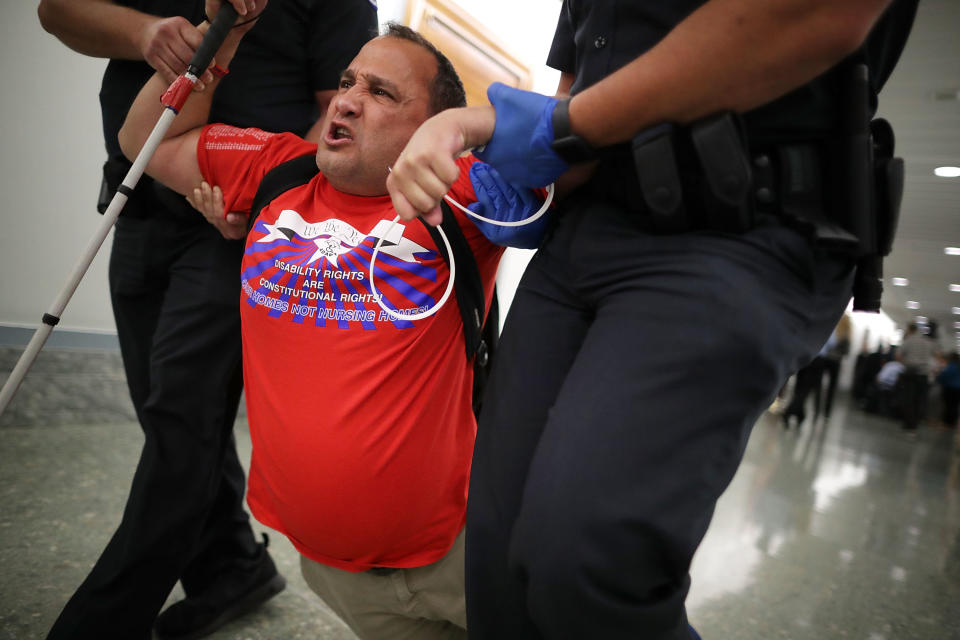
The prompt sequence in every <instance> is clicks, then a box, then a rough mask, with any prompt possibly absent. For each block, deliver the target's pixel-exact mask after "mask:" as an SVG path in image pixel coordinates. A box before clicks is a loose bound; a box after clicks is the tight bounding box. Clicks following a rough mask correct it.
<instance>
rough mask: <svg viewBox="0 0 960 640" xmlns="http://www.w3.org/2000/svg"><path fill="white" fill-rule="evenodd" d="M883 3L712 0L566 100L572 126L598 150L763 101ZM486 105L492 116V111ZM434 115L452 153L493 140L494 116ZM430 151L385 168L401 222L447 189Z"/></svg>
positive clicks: (859, 28)
mask: <svg viewBox="0 0 960 640" xmlns="http://www.w3.org/2000/svg"><path fill="white" fill-rule="evenodd" d="M889 2H890V0H845V1H844V2H836V1H835V0H778V1H776V2H775V1H772V0H710V1H709V2H707V3H706V4H704V5H702V6H701V7H700V8H699V9H697V10H696V11H694V12H693V13H691V14H690V15H689V16H688V17H687V18H686V19H684V20H683V21H682V22H681V23H680V24H678V25H677V26H676V27H675V28H674V29H673V30H672V31H671V32H670V33H669V34H668V35H667V36H666V37H664V39H663V40H662V41H661V42H659V43H658V44H657V45H656V46H654V47H653V48H652V49H650V51H648V52H646V53H644V54H643V55H641V56H639V57H637V58H636V59H635V60H634V61H633V62H631V63H629V64H628V65H626V66H624V67H623V68H621V69H620V70H619V71H617V72H616V73H614V74H612V75H610V76H609V77H607V78H605V79H603V80H602V81H600V82H598V83H597V84H595V85H593V86H591V87H590V88H588V89H586V90H584V91H582V92H581V93H579V94H577V95H576V96H575V97H574V98H573V100H572V101H571V102H570V125H571V130H572V131H573V133H576V134H578V135H580V136H581V137H582V138H584V139H585V140H586V141H587V142H589V143H591V144H592V145H594V146H597V147H599V146H606V145H610V144H614V143H617V142H622V141H626V140H629V139H631V138H632V137H633V136H634V135H636V134H637V133H639V132H640V131H642V130H644V129H647V128H649V127H650V126H652V125H655V124H658V123H662V122H690V121H693V120H696V119H697V118H700V117H703V116H706V115H709V114H711V113H715V112H718V111H723V110H727V109H732V110H735V111H745V110H748V109H751V108H754V107H757V106H759V105H762V104H766V103H768V102H770V101H772V100H774V99H776V98H778V97H780V96H781V95H783V94H785V93H787V92H788V91H790V90H792V89H794V88H796V87H798V86H800V85H802V84H803V83H805V82H807V81H809V80H811V79H813V78H815V77H816V76H817V75H819V74H821V73H823V72H824V71H826V70H827V69H829V68H830V67H831V66H833V65H834V64H836V63H837V62H839V61H840V60H842V59H843V58H844V57H845V56H846V55H848V54H850V53H852V52H853V51H854V50H856V48H857V47H858V46H860V44H862V42H863V41H864V40H865V38H866V36H867V34H868V33H869V31H870V29H871V28H872V27H873V25H874V23H875V22H876V21H877V19H878V18H879V17H880V15H881V14H882V13H883V11H884V9H885V8H886V7H887V5H888V4H889ZM571 80H572V77H571V76H569V74H566V75H565V76H564V77H563V78H562V81H561V91H562V90H563V88H565V87H566V88H568V87H569V86H570V84H569V83H570V81H571ZM564 83H565V84H564ZM486 109H488V110H489V112H491V113H493V107H486ZM441 117H445V118H446V119H447V121H446V124H447V125H448V126H447V127H445V128H443V129H442V130H441V129H435V130H434V132H433V133H434V135H435V136H438V135H439V136H441V139H440V141H439V144H437V148H438V149H441V150H443V151H447V150H451V149H452V150H453V153H454V154H456V153H459V152H460V151H462V150H463V149H465V148H470V147H474V146H479V145H482V144H486V143H487V142H488V141H489V140H490V138H491V137H492V136H493V132H494V125H495V122H496V117H495V116H491V115H486V116H482V117H481V116H471V117H470V118H469V122H465V123H464V122H451V119H450V116H444V114H443V113H441V114H438V115H437V116H434V118H432V119H431V120H430V121H427V123H425V124H424V127H427V126H434V125H433V124H432V123H431V121H432V120H433V119H436V118H441ZM416 137H417V136H416V134H415V135H414V138H413V139H411V145H412V144H413V142H414V140H416ZM521 146H524V147H527V146H530V145H527V144H526V143H524V145H521ZM408 148H409V147H408ZM436 153H439V151H437V152H435V153H432V154H429V157H428V156H425V155H424V154H423V152H422V150H418V153H417V154H416V155H411V154H408V153H407V150H404V152H403V153H402V154H401V156H400V160H399V161H398V162H397V164H396V165H395V166H394V167H393V173H392V174H391V176H390V178H389V179H388V181H387V186H388V188H389V189H390V194H391V196H392V197H393V201H394V206H395V207H396V208H397V212H398V213H400V215H401V216H402V217H403V218H405V219H410V218H412V217H414V216H416V215H418V214H419V213H421V212H429V211H432V210H435V207H436V206H437V203H438V202H439V199H440V197H442V195H443V193H445V191H443V186H444V183H445V182H446V179H445V176H446V175H447V173H444V175H441V174H440V173H438V172H437V171H436V170H435V168H434V165H436V166H438V167H441V168H444V167H447V166H448V165H447V164H446V163H445V162H443V161H440V160H438V159H437V158H436ZM414 164H416V165H417V166H413V165H414ZM495 166H496V164H495ZM498 168H499V167H498ZM429 219H430V218H429V217H428V220H429Z"/></svg>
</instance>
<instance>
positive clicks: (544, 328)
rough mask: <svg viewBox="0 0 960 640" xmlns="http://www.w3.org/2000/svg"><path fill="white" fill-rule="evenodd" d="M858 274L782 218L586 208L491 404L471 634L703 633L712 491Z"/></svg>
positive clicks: (473, 534)
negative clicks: (754, 220)
mask: <svg viewBox="0 0 960 640" xmlns="http://www.w3.org/2000/svg"><path fill="white" fill-rule="evenodd" d="M851 283H852V267H851V266H850V264H849V262H848V261H846V260H842V259H839V258H833V257H830V256H828V255H826V254H822V253H819V252H817V251H815V250H814V249H813V248H812V247H811V245H809V244H808V243H807V242H806V241H805V240H804V239H803V238H802V237H800V236H799V235H797V234H795V233H794V232H792V231H790V230H788V229H786V228H783V227H780V226H766V227H762V228H757V229H755V230H753V231H751V232H749V233H746V234H742V235H732V234H731V235H725V234H708V233H697V234H685V235H673V236H655V235H650V234H647V233H644V232H643V231H642V230H641V229H640V228H639V225H638V219H637V218H636V217H631V216H629V215H627V214H625V213H622V212H621V211H619V210H617V209H614V208H612V207H609V206H606V205H602V204H590V203H589V202H585V203H581V205H580V206H576V205H573V206H570V207H569V210H568V212H567V214H566V215H564V216H563V218H561V219H560V221H559V222H558V224H557V225H556V228H555V229H553V230H552V232H551V234H550V236H549V237H548V239H547V241H546V242H545V243H544V246H543V247H542V248H541V249H540V251H539V252H538V253H537V255H536V256H535V257H534V259H533V260H532V262H531V263H530V265H529V267H528V268H527V271H526V273H525V274H524V277H523V279H522V280H521V283H520V286H519V289H518V291H517V294H516V297H515V299H514V301H513V305H512V307H511V309H510V313H509V317H508V319H507V321H506V324H505V327H504V332H503V336H502V341H501V343H500V350H499V352H498V356H497V362H496V365H495V367H494V372H493V376H492V379H491V383H490V386H489V387H488V390H487V393H486V395H485V397H484V406H483V411H482V415H481V418H480V423H479V429H478V434H477V444H476V450H475V454H474V459H473V471H472V477H471V484H470V495H469V500H468V509H467V510H468V516H467V538H466V539H467V612H468V627H469V629H470V637H471V639H473V640H512V639H518V640H519V639H523V640H535V639H537V638H549V639H551V640H559V639H570V640H583V639H584V638H603V640H618V639H621V638H623V639H626V638H630V639H631V640H636V639H637V638H643V639H644V640H661V639H667V638H670V639H679V638H683V639H684V640H686V639H689V638H691V637H694V636H693V635H692V632H691V630H690V628H689V627H688V626H687V619H686V612H685V608H684V599H685V596H686V593H687V590H688V587H689V573H688V571H689V567H690V562H691V559H692V556H693V553H694V551H695V550H696V548H697V545H698V544H699V543H700V540H701V539H702V537H703V535H704V533H705V532H706V530H707V526H708V524H709V523H710V519H711V516H712V513H713V509H714V505H715V503H716V500H717V498H718V497H719V496H720V494H721V493H722V492H723V490H724V489H725V488H726V487H727V485H728V484H729V482H730V480H731V479H732V477H733V475H734V472H735V471H736V468H737V466H738V464H739V462H740V460H741V457H742V454H743V451H744V448H745V446H746V442H747V439H748V436H749V434H750V430H751V428H752V426H753V424H754V422H755V421H756V420H757V419H758V417H759V416H760V414H761V413H762V411H763V410H764V409H765V408H766V407H768V406H769V405H770V403H771V402H772V401H773V398H774V397H775V396H776V393H777V391H778V390H779V389H780V388H781V386H782V385H783V383H784V381H785V380H786V379H787V377H788V376H789V375H790V374H791V373H792V372H794V371H796V370H797V369H798V368H800V366H802V365H804V364H806V363H807V362H809V361H810V360H811V359H812V358H813V357H814V356H815V355H816V353H817V352H818V351H819V349H820V348H821V347H822V346H823V344H824V342H825V341H826V340H827V338H828V337H829V335H830V332H831V331H832V330H833V328H834V326H836V323H837V321H838V320H839V318H840V316H841V315H842V313H843V311H844V308H845V307H846V305H847V302H848V300H849V298H850V291H851ZM727 561H728V562H730V563H736V562H738V559H737V558H736V557H731V558H729V559H727Z"/></svg>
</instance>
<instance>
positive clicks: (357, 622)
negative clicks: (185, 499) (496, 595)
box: [120, 25, 502, 640]
mask: <svg viewBox="0 0 960 640" xmlns="http://www.w3.org/2000/svg"><path fill="white" fill-rule="evenodd" d="M242 30H243V28H242V27H241V28H239V29H234V30H232V31H231V33H230V35H229V36H228V37H227V40H226V42H225V43H224V45H223V47H222V48H221V50H220V51H219V52H218V53H217V56H216V60H217V63H218V64H219V65H220V66H221V67H225V66H227V65H228V64H229V61H230V59H231V57H232V53H233V51H234V50H235V48H236V45H237V43H238V42H239V39H240V37H241V35H242ZM214 86H215V85H214ZM164 88H165V85H164V82H163V81H162V80H161V79H159V78H156V77H155V78H154V79H153V80H151V82H150V83H148V84H147V85H146V86H145V87H144V89H143V90H142V91H141V93H140V95H139V96H138V97H137V100H136V101H135V102H134V105H133V106H132V107H131V109H130V112H129V114H128V117H127V121H126V123H125V125H124V128H123V129H122V130H121V132H120V142H121V145H122V147H123V149H124V152H125V153H126V154H127V155H128V156H133V155H135V154H136V153H137V152H138V151H139V149H140V148H141V146H142V145H143V142H144V141H145V139H146V137H147V135H148V134H149V132H150V130H151V129H152V126H153V124H154V122H156V119H157V117H158V115H159V114H158V112H159V109H158V107H157V105H156V98H157V95H158V94H160V93H162V92H163V90H164ZM212 93H213V91H212V90H211V89H210V88H209V87H208V88H207V90H205V91H203V92H198V93H197V94H195V95H194V96H193V97H191V99H190V100H189V101H187V104H186V105H185V106H184V108H183V109H182V110H181V113H180V115H179V117H178V118H177V119H176V120H174V123H173V126H171V128H170V130H169V131H168V133H167V138H166V139H165V140H164V141H163V142H162V143H161V144H160V146H159V147H158V148H157V150H156V152H155V153H154V155H153V157H152V159H151V161H150V163H149V164H148V166H147V173H149V174H150V175H151V176H153V177H154V178H156V179H158V180H160V181H162V182H163V183H164V184H166V185H168V186H169V187H170V188H172V189H174V190H177V191H179V192H180V193H185V194H186V193H192V192H193V190H194V189H195V188H196V187H197V186H198V185H199V184H201V182H202V181H205V182H207V183H209V184H216V185H219V187H220V188H221V189H222V193H223V195H222V199H223V206H224V210H226V211H231V212H247V211H249V210H250V208H251V205H252V202H253V198H254V195H255V194H256V191H257V188H258V186H259V184H260V181H261V180H262V178H263V176H264V175H265V174H266V173H267V172H268V171H269V170H270V169H271V168H273V167H275V166H277V165H279V164H281V163H283V162H285V161H287V160H290V159H293V158H296V157H299V156H303V155H305V154H308V153H309V154H315V155H316V159H317V166H318V167H319V169H320V172H319V173H318V174H317V176H316V177H315V178H314V179H312V180H311V181H310V182H308V183H307V184H305V185H303V186H300V187H295V188H293V189H290V190H289V191H287V192H285V193H283V194H281V195H280V196H278V197H277V198H276V199H275V200H274V201H272V202H270V203H269V204H268V205H267V206H265V207H264V208H263V210H262V211H261V212H260V215H259V216H258V217H257V219H256V220H255V222H254V224H253V226H252V229H251V231H250V233H249V235H248V236H247V241H246V250H245V255H244V259H243V264H242V273H241V275H240V278H239V284H240V287H239V288H240V295H241V300H242V302H243V303H244V304H242V305H241V309H242V310H241V318H242V333H243V358H244V378H245V382H246V389H247V405H248V416H249V422H250V433H251V439H252V441H253V456H252V460H251V464H250V479H249V491H248V503H249V505H250V509H251V512H252V513H253V514H254V516H255V517H256V518H257V519H258V520H260V521H261V522H263V523H264V524H266V525H268V526H270V527H273V528H275V529H277V530H278V531H281V532H283V533H284V534H286V535H287V536H288V537H289V539H290V540H291V542H292V543H293V545H294V546H295V547H296V548H297V549H298V551H300V553H301V555H302V569H303V573H304V577H305V578H306V580H307V583H308V584H309V585H310V586H311V588H313V590H314V591H316V592H317V593H318V594H320V595H321V597H323V598H324V600H325V601H326V602H327V603H328V604H329V605H330V606H331V608H333V609H334V611H336V612H337V613H338V614H339V615H340V616H341V617H342V618H343V619H344V620H345V621H346V622H347V624H348V625H349V626H350V627H351V628H353V630H354V631H355V632H356V633H357V635H359V636H360V637H361V638H371V639H373V638H375V639H377V640H383V639H385V638H401V637H402V638H409V637H416V638H465V637H466V629H465V627H466V615H465V607H464V598H463V526H464V520H465V508H466V497H467V483H468V478H469V472H470V459H471V455H472V450H473V442H474V437H475V433H476V423H475V420H474V417H473V413H472V408H471V385H472V375H473V370H472V367H471V364H470V363H469V362H468V361H467V360H466V358H464V350H463V343H462V339H463V337H462V336H463V327H462V321H461V318H460V314H459V311H458V310H457V308H456V307H455V305H454V304H447V305H444V306H443V307H442V308H441V309H440V310H439V311H438V312H437V313H436V314H435V315H433V316H431V317H429V318H426V319H423V320H415V321H411V320H407V319H405V318H404V316H406V315H410V314H415V313H417V312H419V311H422V310H423V309H425V308H430V307H432V306H434V304H435V303H436V301H437V300H439V298H440V297H441V294H442V293H443V291H444V289H445V287H446V284H447V281H448V277H449V269H448V267H447V264H446V262H445V261H444V259H443V257H442V256H441V255H440V254H439V252H438V250H437V248H436V246H435V245H434V243H433V241H432V240H431V237H430V234H429V233H428V231H427V229H426V228H425V227H424V225H422V224H420V223H419V222H414V223H405V224H397V225H395V226H392V225H391V221H392V220H393V219H394V217H395V215H396V212H395V211H394V209H393V206H392V204H391V201H390V197H389V196H388V195H387V189H386V178H387V175H388V171H389V167H390V166H391V165H392V164H393V163H394V162H395V161H396V159H397V157H398V156H399V154H400V151H401V150H402V149H403V147H404V145H405V144H406V142H407V140H408V139H409V138H410V136H411V135H412V133H413V132H414V131H415V130H416V129H417V127H419V125H420V124H421V123H422V122H424V121H425V120H426V119H427V118H428V117H430V116H431V115H433V114H435V113H437V112H439V111H441V110H444V109H447V108H450V107H462V106H463V105H464V104H465V98H464V93H463V86H462V84H461V83H460V80H459V78H458V77H457V75H456V72H455V71H454V70H453V67H452V66H451V65H450V63H449V61H448V60H447V59H446V58H445V57H444V56H443V55H442V54H440V53H439V52H438V51H437V50H436V49H435V48H434V47H433V46H432V45H431V44H430V43H428V42H427V41H425V40H423V38H422V37H421V36H419V35H418V34H416V33H415V32H413V31H412V30H410V29H408V28H406V27H399V26H396V25H393V26H391V27H390V30H389V32H388V33H387V35H384V36H381V37H379V38H377V39H374V40H372V41H371V42H370V43H368V44H367V45H366V46H365V47H364V48H363V49H362V50H361V51H360V53H359V54H358V55H357V57H356V58H354V60H353V62H352V63H351V64H350V66H349V67H348V68H347V70H346V71H344V72H343V74H342V76H341V81H340V88H339V91H338V94H337V95H336V96H335V97H334V98H333V100H332V101H331V104H330V106H329V108H328V110H327V112H326V115H325V122H324V126H323V129H322V131H323V138H322V139H321V141H320V142H319V144H312V143H308V142H305V141H304V140H302V139H300V138H298V137H296V136H294V135H292V134H271V133H267V132H264V131H260V130H257V129H237V128H234V127H229V126H226V125H209V126H201V125H202V124H203V123H205V122H206V113H207V111H208V109H209V105H210V103H211V101H212V96H211V94H212ZM474 162H475V160H474V158H473V157H472V156H465V157H462V158H459V159H458V160H457V163H456V164H457V170H458V172H459V176H456V177H454V180H453V182H454V186H453V188H452V189H451V192H450V193H451V195H452V196H453V197H454V199H456V200H457V201H458V202H461V203H473V202H475V201H476V200H477V197H476V195H475V193H474V189H473V186H472V184H471V180H470V177H469V175H468V174H469V169H470V167H471V166H472V165H473V163H474ZM485 213H486V214H487V215H491V214H496V213H497V212H491V211H489V210H485ZM457 216H458V223H460V225H461V228H462V231H463V233H464V236H465V237H466V239H467V242H468V243H469V245H470V248H471V249H472V251H473V253H474V255H475V257H476V261H477V264H478V267H479V271H480V274H481V278H482V280H483V285H484V291H485V292H486V298H487V303H488V304H487V308H489V302H490V299H491V296H492V290H493V282H494V278H495V275H496V268H497V263H498V261H499V258H500V255H501V253H502V248H501V247H499V246H497V245H495V244H493V243H492V242H490V241H489V240H488V239H487V238H486V237H485V236H484V235H483V233H481V231H480V230H479V229H478V228H477V227H476V226H475V225H474V224H473V223H472V222H467V219H466V218H465V217H462V216H461V214H459V213H458V214H457ZM242 217H243V216H241V218H242ZM214 222H215V223H216V224H217V226H218V228H220V229H221V232H223V233H224V234H230V233H236V228H237V226H238V222H237V216H236V215H233V216H230V217H227V218H222V219H218V220H215V221H214ZM380 239H383V242H382V246H381V249H380V252H379V254H378V256H377V258H376V262H375V267H374V270H373V272H374V275H375V278H376V283H375V284H376V291H377V292H379V293H380V294H381V295H382V296H383V301H384V304H385V305H387V306H388V307H390V308H393V309H394V310H396V311H397V312H398V314H399V317H397V316H395V315H391V314H388V313H386V312H385V311H383V310H382V309H381V308H380V306H379V305H378V304H377V302H376V299H375V293H374V290H373V284H372V283H371V282H370V278H369V275H368V274H369V271H370V262H371V257H372V254H373V249H374V246H375V245H376V243H377V242H378V240H380ZM198 295H202V292H198ZM414 377H415V378H416V379H418V380H421V379H427V380H429V381H431V382H430V383H429V384H427V385H426V386H420V385H419V384H418V386H417V388H415V389H414V388H411V387H410V386H409V384H408V380H410V379H412V378H414Z"/></svg>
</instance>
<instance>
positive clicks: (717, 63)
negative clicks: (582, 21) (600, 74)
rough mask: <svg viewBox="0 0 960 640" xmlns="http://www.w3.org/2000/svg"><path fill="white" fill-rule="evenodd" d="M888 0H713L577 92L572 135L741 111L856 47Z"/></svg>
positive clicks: (624, 134)
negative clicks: (639, 53)
mask: <svg viewBox="0 0 960 640" xmlns="http://www.w3.org/2000/svg"><path fill="white" fill-rule="evenodd" d="M889 2H890V0H844V1H843V2H836V0H779V1H776V2H774V1H772V0H711V1H710V2H707V3H706V4H704V5H703V6H701V7H700V8H699V9H698V10H697V11H695V12H693V13H692V14H690V15H689V16H688V17H687V18H686V19H685V20H684V21H682V22H681V23H680V24H678V25H677V26H676V28H674V29H673V31H671V32H670V33H669V34H668V35H667V36H666V37H665V38H664V39H663V40H662V41H661V42H660V43H659V44H657V45H656V46H655V47H653V48H652V49H651V50H650V51H648V52H647V53H645V54H643V55H642V56H640V57H638V58H637V59H636V60H634V61H633V62H632V63H630V64H628V65H626V66H625V67H623V68H622V69H620V70H619V71H617V72H616V73H614V74H611V75H610V76H609V77H607V78H605V79H604V80H602V81H601V82H598V83H597V84H595V85H593V86H592V87H590V88H589V89H587V90H585V91H583V92H581V93H580V94H578V95H577V96H576V97H575V98H574V99H573V101H572V102H571V104H570V123H571V128H572V130H573V131H574V132H575V133H578V134H579V135H580V136H582V137H583V138H585V139H586V140H587V141H588V142H590V143H592V144H593V145H594V146H605V145H609V144H613V143H617V142H622V141H625V140H628V139H630V138H632V137H633V136H634V135H636V134H637V133H638V132H639V131H642V130H643V129H645V128H647V127H649V126H651V125H653V124H656V123H659V122H690V121H693V120H696V119H697V118H700V117H703V116H705V115H708V114H711V113H715V112H717V111H723V110H734V111H745V110H748V109H752V108H754V107H757V106H760V105H762V104H765V103H767V102H770V101H772V100H774V99H776V98H777V97H779V96H781V95H783V94H785V93H787V92H789V91H790V90H792V89H794V88H796V87H798V86H800V85H802V84H804V83H805V82H808V81H809V80H811V79H813V78H815V77H816V76H818V75H819V74H821V73H823V72H824V71H826V70H827V69H829V68H830V67H831V66H833V65H834V64H836V63H837V62H839V61H840V60H842V59H843V58H844V57H845V56H846V55H848V54H849V53H851V52H853V51H854V50H855V49H856V48H857V47H859V46H860V44H861V43H862V42H863V41H864V39H865V38H866V36H867V34H868V33H869V31H870V28H871V27H872V26H873V24H874V23H875V22H876V20H877V19H878V18H879V17H880V15H881V14H882V13H883V10H884V9H885V8H886V6H887V5H888V4H889Z"/></svg>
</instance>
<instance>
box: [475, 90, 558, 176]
mask: <svg viewBox="0 0 960 640" xmlns="http://www.w3.org/2000/svg"><path fill="white" fill-rule="evenodd" d="M487 98H489V99H490V103H491V104H492V105H493V107H494V109H496V111H497V123H496V126H495V127H494V130H493V137H492V138H490V141H489V142H488V143H487V144H486V146H485V147H484V148H483V149H482V150H475V151H474V152H473V155H475V156H476V157H477V158H479V159H480V160H482V161H484V162H486V163H488V164H490V165H492V166H493V167H494V168H496V170H497V171H498V172H500V175H501V176H502V177H503V178H504V179H505V180H506V181H507V182H510V183H512V184H515V185H519V186H523V187H531V188H536V187H545V186H547V185H548V184H550V183H552V182H554V181H555V180H556V179H557V178H558V177H560V175H561V174H562V173H564V172H565V171H566V170H567V169H569V168H570V167H569V165H568V164H567V163H566V162H565V161H564V160H563V159H562V158H561V157H560V156H558V155H557V154H556V152H555V151H554V150H553V149H552V148H551V146H550V145H551V144H552V143H553V110H554V109H555V108H556V106H557V102H558V101H557V99H556V98H551V97H548V96H544V95H541V94H539V93H533V92H532V91H521V90H520V89H513V88H511V87H508V86H507V85H505V84H502V83H500V82H494V83H493V84H491V85H490V87H489V88H488V89H487Z"/></svg>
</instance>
